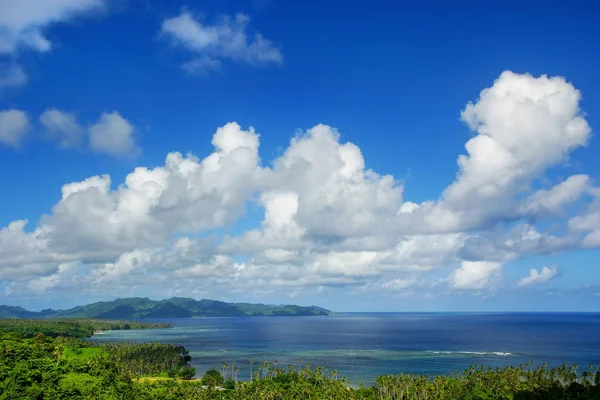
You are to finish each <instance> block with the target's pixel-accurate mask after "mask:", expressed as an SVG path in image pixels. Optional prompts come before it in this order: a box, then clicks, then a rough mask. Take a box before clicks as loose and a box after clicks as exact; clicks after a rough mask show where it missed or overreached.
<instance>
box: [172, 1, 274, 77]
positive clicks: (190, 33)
mask: <svg viewBox="0 0 600 400" xmlns="http://www.w3.org/2000/svg"><path fill="white" fill-rule="evenodd" d="M249 21H250V18H249V17H248V16H247V15H245V14H241V13H239V14H237V15H235V17H233V18H232V17H229V16H223V17H222V18H221V19H220V20H219V21H218V22H216V23H215V24H212V25H211V24H206V23H204V22H203V21H202V20H201V19H200V18H198V17H196V16H194V15H192V14H191V13H190V12H188V11H183V12H182V13H181V14H180V15H179V16H177V17H174V18H170V19H166V20H165V21H163V23H162V27H161V34H162V35H164V36H166V37H168V38H169V39H171V40H172V41H173V43H174V44H176V45H178V46H182V47H184V48H186V49H187V50H189V51H190V52H192V53H193V54H194V55H195V58H194V59H192V60H191V61H188V62H186V63H184V64H183V68H184V69H185V70H186V71H187V72H191V73H196V72H199V73H206V72H207V71H209V70H213V69H219V68H220V66H221V61H222V60H231V61H234V62H243V63H247V64H251V65H266V64H281V63H282V62H283V55H282V54H281V52H280V50H279V49H278V48H277V47H275V46H274V45H273V43H271V42H270V41H269V40H267V39H265V38H264V37H263V36H262V35H261V34H260V33H256V34H254V35H249V34H248V32H247V29H248V23H249Z"/></svg>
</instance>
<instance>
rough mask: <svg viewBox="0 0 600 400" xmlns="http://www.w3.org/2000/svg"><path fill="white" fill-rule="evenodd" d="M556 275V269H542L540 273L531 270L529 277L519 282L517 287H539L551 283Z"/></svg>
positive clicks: (533, 269)
mask: <svg viewBox="0 0 600 400" xmlns="http://www.w3.org/2000/svg"><path fill="white" fill-rule="evenodd" d="M557 275H558V269H557V268H556V267H550V268H548V267H544V268H542V270H541V271H538V270H537V269H535V268H532V269H531V270H530V271H529V275H528V276H525V277H523V278H521V280H519V286H533V285H541V284H544V283H546V282H549V281H551V280H552V279H554V278H556V276H557Z"/></svg>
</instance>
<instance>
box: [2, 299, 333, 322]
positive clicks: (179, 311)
mask: <svg viewBox="0 0 600 400" xmlns="http://www.w3.org/2000/svg"><path fill="white" fill-rule="evenodd" d="M328 314H331V311H329V310H326V309H324V308H321V307H317V306H309V307H303V306H296V305H269V304H251V303H226V302H224V301H216V300H207V299H203V300H194V299H189V298H185V297H172V298H170V299H165V300H159V301H156V300H150V299H148V298H146V297H144V298H142V297H131V298H125V299H116V300H112V301H99V302H96V303H92V304H88V305H86V306H78V307H74V308H71V309H68V310H53V309H46V310H42V311H39V312H35V311H28V310H26V309H24V308H22V307H15V306H6V305H0V318H100V319H128V318H192V317H245V316H312V315H328Z"/></svg>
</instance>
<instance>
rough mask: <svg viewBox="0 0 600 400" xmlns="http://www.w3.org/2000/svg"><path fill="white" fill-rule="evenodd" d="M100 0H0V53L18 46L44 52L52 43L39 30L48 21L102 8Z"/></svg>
mask: <svg viewBox="0 0 600 400" xmlns="http://www.w3.org/2000/svg"><path fill="white" fill-rule="evenodd" d="M104 4H105V2H104V0H50V1H49V0H19V1H14V0H0V10H2V13H0V53H14V52H16V51H17V49H18V48H20V47H22V48H29V49H32V50H35V51H39V52H46V51H49V50H50V49H51V48H52V43H51V42H50V41H49V40H48V39H47V38H46V37H45V36H44V34H43V30H44V29H45V28H47V27H48V26H49V25H50V24H53V23H57V22H65V21H69V20H71V19H73V18H75V17H77V16H81V15H85V14H88V13H90V12H94V11H98V10H102V9H103V8H104Z"/></svg>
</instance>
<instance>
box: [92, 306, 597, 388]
mask: <svg viewBox="0 0 600 400" xmlns="http://www.w3.org/2000/svg"><path fill="white" fill-rule="evenodd" d="M152 321H164V322H170V323H172V324H173V328H171V329H156V330H139V331H137V330H136V331H133V330H132V331H110V332H105V333H103V334H100V335H96V336H94V340H100V341H115V340H117V341H119V340H127V341H132V342H144V341H157V342H163V343H174V344H178V345H183V346H185V347H186V348H187V349H188V350H190V354H191V355H192V357H193V360H192V364H193V365H194V367H196V368H197V371H198V375H202V374H203V373H204V372H205V371H206V370H208V369H210V368H217V369H221V363H222V362H227V363H229V364H230V365H231V364H232V362H235V363H236V364H237V365H238V366H239V368H240V370H239V378H240V379H248V378H249V374H250V362H249V359H250V358H254V359H255V360H256V361H255V362H256V363H258V362H260V361H262V360H264V359H267V360H269V361H278V362H279V364H280V365H287V364H293V365H295V366H297V365H298V364H299V360H300V358H302V360H303V363H310V364H311V365H312V366H315V365H326V366H328V367H329V369H330V370H333V369H337V370H338V371H339V372H340V376H346V377H347V378H348V379H349V380H350V381H351V382H352V383H353V384H355V385H357V384H358V383H359V382H364V383H365V384H373V383H374V381H375V377H376V376H377V375H383V374H389V373H394V374H395V373H400V372H404V373H425V374H429V375H439V374H449V373H451V372H453V371H461V370H463V369H465V368H467V367H468V366H469V365H473V364H483V365H486V366H491V367H504V366H507V365H519V364H521V363H526V362H529V361H533V362H535V363H536V364H541V363H543V362H545V363H547V364H548V365H550V366H558V365H561V364H562V363H563V362H567V363H569V364H571V363H576V364H578V365H579V366H580V367H587V366H588V365H590V364H593V365H596V366H600V314H532V313H528V314H339V315H331V316H327V317H236V318H197V319H160V320H152ZM255 367H256V364H255Z"/></svg>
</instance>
